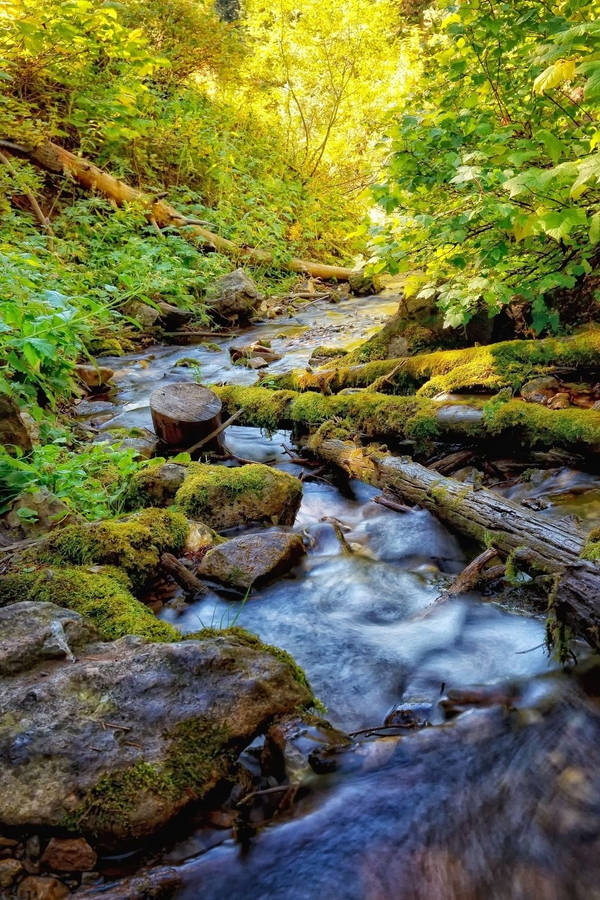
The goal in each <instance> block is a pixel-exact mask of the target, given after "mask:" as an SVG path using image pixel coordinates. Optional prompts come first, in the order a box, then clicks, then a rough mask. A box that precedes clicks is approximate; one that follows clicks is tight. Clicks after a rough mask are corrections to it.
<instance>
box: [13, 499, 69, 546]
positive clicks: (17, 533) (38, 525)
mask: <svg viewBox="0 0 600 900" xmlns="http://www.w3.org/2000/svg"><path fill="white" fill-rule="evenodd" d="M79 521H80V517H79V516H78V515H77V514H76V513H74V512H73V511H72V510H71V509H70V508H69V507H68V506H67V504H66V503H64V502H63V501H62V500H60V499H59V498H58V497H56V496H55V495H54V494H52V493H51V492H50V491H49V490H48V488H45V487H43V488H40V489H39V491H35V493H33V494H19V496H18V497H17V498H16V499H15V500H14V501H13V504H12V506H11V508H10V510H9V511H8V512H7V513H5V515H4V516H2V518H1V519H0V524H1V526H2V529H3V530H4V531H6V532H8V533H9V534H10V536H11V540H12V541H20V540H25V539H28V538H37V537H40V536H41V535H43V534H46V533H47V532H48V531H51V530H52V529H53V528H56V527H58V526H60V527H63V526H65V525H73V524H75V523H77V522H79Z"/></svg>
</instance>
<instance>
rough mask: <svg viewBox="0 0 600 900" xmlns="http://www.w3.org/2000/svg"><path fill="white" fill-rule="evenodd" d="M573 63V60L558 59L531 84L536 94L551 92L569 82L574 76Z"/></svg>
mask: <svg viewBox="0 0 600 900" xmlns="http://www.w3.org/2000/svg"><path fill="white" fill-rule="evenodd" d="M575 63H576V60H574V59H558V60H557V61H556V62H555V63H552V65H551V66H548V68H547V69H544V71H543V72H542V73H541V74H540V75H538V77H537V78H536V79H535V81H534V82H533V89H534V91H535V92H536V94H543V93H544V91H551V90H552V89H553V88H555V87H558V85H559V84H563V83H564V82H565V81H571V80H572V79H573V77H574V75H575Z"/></svg>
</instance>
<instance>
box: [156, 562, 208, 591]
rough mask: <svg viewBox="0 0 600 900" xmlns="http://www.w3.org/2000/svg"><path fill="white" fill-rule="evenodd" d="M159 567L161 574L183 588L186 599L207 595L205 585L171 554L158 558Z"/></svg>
mask: <svg viewBox="0 0 600 900" xmlns="http://www.w3.org/2000/svg"><path fill="white" fill-rule="evenodd" d="M160 567H161V569H162V570H163V572H166V574H167V575H170V576H171V578H172V579H173V581H176V582H177V584H178V585H179V586H180V587H181V588H183V590H184V591H185V593H186V594H187V596H188V597H197V596H199V595H201V594H208V588H207V587H206V585H205V584H203V583H202V582H201V581H199V580H198V578H196V576H195V575H194V574H193V573H192V572H190V570H189V569H186V567H185V566H184V565H183V563H180V562H179V560H178V559H176V558H175V557H174V556H173V554H172V553H163V554H162V556H161V558H160Z"/></svg>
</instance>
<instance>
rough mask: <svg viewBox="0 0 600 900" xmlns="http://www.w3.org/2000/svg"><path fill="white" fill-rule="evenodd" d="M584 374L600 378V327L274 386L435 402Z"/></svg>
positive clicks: (298, 375) (291, 376) (321, 372)
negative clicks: (448, 395)
mask: <svg viewBox="0 0 600 900" xmlns="http://www.w3.org/2000/svg"><path fill="white" fill-rule="evenodd" d="M342 362H343V360H342ZM579 373H585V374H586V375H592V376H594V377H597V376H598V375H599V374H600V328H598V329H590V330H589V331H584V332H582V333H580V334H576V335H573V336H571V337H564V338H544V339H542V340H534V341H525V340H523V341H501V342H499V343H497V344H488V345H487V346H483V347H465V348H463V349H461V350H437V351H435V352H433V353H420V354H417V355H416V356H405V357H399V358H397V359H384V360H374V361H373V362H368V363H363V364H362V365H351V366H348V365H340V366H336V367H335V368H334V367H329V368H323V369H317V370H316V371H314V372H309V371H306V372H290V373H287V374H285V375H279V376H277V377H275V378H273V379H270V381H271V384H273V385H275V386H276V387H277V388H282V389H288V390H295V391H322V392H323V393H325V394H336V393H338V392H339V391H341V390H343V389H345V388H367V387H370V388H371V389H375V390H378V391H380V392H381V393H384V394H405V393H412V392H414V391H417V392H418V394H419V395H420V396H423V397H433V396H435V394H438V393H440V392H441V391H471V392H476V393H477V392H483V393H493V392H496V391H498V390H500V389H502V388H505V387H510V388H512V389H513V390H517V389H518V388H520V387H521V385H523V384H524V382H525V381H528V380H530V379H531V378H534V377H536V376H538V375H547V374H552V375H555V374H559V375H566V376H568V377H573V376H574V375H577V374H579Z"/></svg>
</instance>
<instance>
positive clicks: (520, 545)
mask: <svg viewBox="0 0 600 900" xmlns="http://www.w3.org/2000/svg"><path fill="white" fill-rule="evenodd" d="M311 449H312V450H313V451H314V452H315V453H316V454H317V455H318V456H319V458H321V459H323V460H326V461H327V462H329V463H333V464H335V465H336V466H338V467H340V468H341V469H343V470H344V471H345V472H346V473H347V474H348V475H350V476H351V477H353V478H359V479H360V480H361V481H365V482H367V483H368V484H372V485H375V486H376V487H379V488H382V489H384V490H387V491H391V492H394V493H396V494H397V495H399V496H400V497H402V498H404V499H406V500H408V501H410V502H411V503H415V504H418V505H419V506H421V507H423V508H425V509H429V510H430V511H431V512H433V513H435V515H436V516H437V517H438V518H439V519H441V520H442V521H443V522H445V523H446V524H447V525H449V526H450V527H451V528H454V529H455V530H456V531H458V532H460V533H462V534H465V535H468V536H469V537H473V538H475V539H476V540H478V541H479V542H480V543H483V544H488V545H489V544H490V543H491V544H493V546H494V547H495V548H496V549H497V550H498V551H500V552H502V553H503V554H505V555H509V554H511V553H514V552H515V551H520V553H519V555H522V556H525V557H526V559H527V561H528V563H530V564H531V565H533V566H534V567H535V568H537V569H539V570H540V571H541V572H545V573H548V574H550V575H555V576H556V587H555V590H554V591H553V592H552V599H551V603H552V612H553V613H554V614H555V615H556V617H557V619H558V620H559V621H560V622H561V623H564V624H566V625H567V626H568V627H570V628H572V629H573V631H574V632H576V633H577V634H579V635H581V637H583V638H584V639H585V640H586V641H587V642H588V643H589V644H590V645H591V646H592V647H594V648H595V649H600V565H598V564H597V563H593V562H587V561H585V560H582V559H581V558H580V554H581V551H582V549H583V546H584V539H583V538H582V537H581V535H580V534H578V532H577V531H576V530H575V529H574V528H573V527H571V526H569V525H567V524H565V522H564V521H560V522H553V521H551V520H548V519H545V518H543V517H542V516H540V515H538V514H536V513H534V512H531V511H530V510H526V509H524V508H523V507H521V506H520V505H519V504H517V503H513V502H512V501H511V500H507V499H505V498H504V497H501V496H499V495H498V494H495V493H493V492H492V491H490V490H487V489H486V488H479V489H475V488H474V487H473V486H471V485H465V484H461V482H459V481H456V480H455V479H453V478H445V477H444V476H442V475H439V474H438V473H437V472H432V471H431V470H430V469H427V468H425V466H421V465H419V464H418V463H416V462H414V461H413V460H412V459H409V458H407V457H398V456H392V455H390V454H384V453H378V452H374V451H372V450H369V449H363V448H361V447H357V446H356V445H355V444H352V443H350V442H348V441H340V440H336V439H333V438H332V439H327V438H325V439H320V438H318V437H315V438H314V439H313V440H312V441H311Z"/></svg>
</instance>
